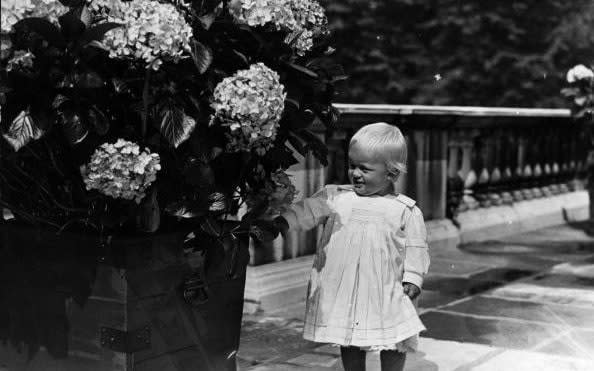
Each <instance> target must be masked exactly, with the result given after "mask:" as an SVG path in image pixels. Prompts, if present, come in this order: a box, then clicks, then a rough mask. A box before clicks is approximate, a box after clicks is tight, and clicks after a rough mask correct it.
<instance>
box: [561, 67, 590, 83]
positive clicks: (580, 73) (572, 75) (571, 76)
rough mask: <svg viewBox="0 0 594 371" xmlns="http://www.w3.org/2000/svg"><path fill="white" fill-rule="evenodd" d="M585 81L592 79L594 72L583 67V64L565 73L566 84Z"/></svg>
mask: <svg viewBox="0 0 594 371" xmlns="http://www.w3.org/2000/svg"><path fill="white" fill-rule="evenodd" d="M586 79H589V80H590V79H594V71H592V70H591V69H589V68H588V67H586V66H584V65H583V64H578V65H577V66H575V67H573V68H572V69H570V70H569V71H567V82H568V83H574V82H576V81H579V80H586Z"/></svg>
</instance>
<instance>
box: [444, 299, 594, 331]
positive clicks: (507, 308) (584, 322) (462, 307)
mask: <svg viewBox="0 0 594 371" xmlns="http://www.w3.org/2000/svg"><path fill="white" fill-rule="evenodd" d="M442 309H445V310H448V311H450V312H459V313H462V314H476V315H483V316H492V317H493V316H494V317H504V318H512V319H521V320H525V321H534V322H540V323H545V324H547V323H548V324H556V325H559V326H560V327H575V328H582V329H593V330H594V315H593V314H592V309H590V308H584V307H576V306H568V305H559V304H544V303H535V302H531V301H525V300H508V299H502V298H496V297H488V296H475V297H473V298H470V299H468V300H465V301H458V302H456V303H454V304H451V305H446V306H444V307H443V308H442Z"/></svg>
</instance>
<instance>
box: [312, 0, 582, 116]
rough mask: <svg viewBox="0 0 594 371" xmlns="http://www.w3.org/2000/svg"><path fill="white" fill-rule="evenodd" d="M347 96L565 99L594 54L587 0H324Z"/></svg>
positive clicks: (459, 101)
mask: <svg viewBox="0 0 594 371" xmlns="http://www.w3.org/2000/svg"><path fill="white" fill-rule="evenodd" d="M322 3H323V4H325V5H326V8H327V12H328V14H329V17H328V18H329V19H331V20H332V21H331V24H330V28H331V29H332V30H333V31H334V34H335V38H336V42H335V44H336V46H337V49H338V52H337V58H339V60H341V62H342V64H343V66H344V68H345V70H346V73H347V74H348V75H349V80H347V82H346V83H345V84H344V85H343V86H342V87H341V90H340V91H338V92H337V94H338V96H337V100H338V101H341V102H352V103H392V104H435V105H487V106H521V107H563V106H564V105H565V104H564V103H565V102H564V100H563V98H562V97H560V96H559V86H562V85H563V80H564V78H565V72H566V71H567V70H568V69H569V68H570V67H571V66H573V65H575V64H577V63H579V62H580V61H591V60H594V32H592V25H594V2H592V1H591V0H575V1H564V0H517V1H513V2H512V1H468V0H466V1H464V0H385V1H376V0H342V1H340V2H337V1H329V0H325V1H322Z"/></svg>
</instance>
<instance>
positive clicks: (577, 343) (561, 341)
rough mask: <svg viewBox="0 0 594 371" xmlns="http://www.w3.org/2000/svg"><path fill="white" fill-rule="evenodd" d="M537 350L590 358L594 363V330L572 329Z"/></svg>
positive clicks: (593, 363)
mask: <svg viewBox="0 0 594 371" xmlns="http://www.w3.org/2000/svg"><path fill="white" fill-rule="evenodd" d="M535 350H536V351H538V352H543V353H547V354H556V355H563V356H572V357H579V358H585V359H590V360H592V365H594V331H591V330H572V331H569V332H567V333H566V334H564V335H562V336H560V337H558V338H557V339H556V340H554V341H553V342H550V343H548V344H545V345H543V346H540V347H538V348H536V349H535ZM592 368H594V367H592Z"/></svg>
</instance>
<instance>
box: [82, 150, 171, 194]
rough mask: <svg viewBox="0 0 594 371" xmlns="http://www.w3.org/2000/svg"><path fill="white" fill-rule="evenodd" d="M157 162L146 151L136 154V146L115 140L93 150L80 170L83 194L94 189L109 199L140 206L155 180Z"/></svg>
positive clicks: (156, 156) (156, 158) (138, 151)
mask: <svg viewBox="0 0 594 371" xmlns="http://www.w3.org/2000/svg"><path fill="white" fill-rule="evenodd" d="M159 161H160V158H159V155H158V154H156V153H150V151H149V150H148V148H145V149H144V150H143V151H140V147H139V146H138V144H136V143H133V142H129V141H126V140H124V139H118V140H117V142H116V143H114V144H111V143H104V144H102V145H101V146H100V147H99V148H97V149H96V150H95V153H93V155H92V156H91V160H90V162H89V163H88V164H87V165H86V166H85V165H83V166H82V167H81V174H82V176H83V180H84V182H85V184H86V188H87V190H91V189H96V190H98V191H99V192H101V193H103V194H105V195H107V196H110V197H113V198H123V199H126V200H134V201H136V203H140V201H142V199H143V198H144V196H145V195H146V194H145V191H146V190H147V188H148V187H149V186H150V185H151V184H152V183H153V182H154V181H155V179H157V171H159V170H161V165H160V163H159Z"/></svg>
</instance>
